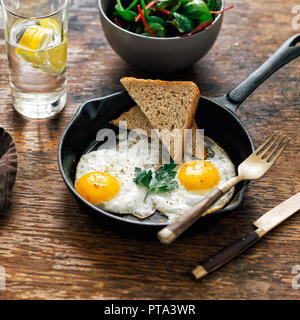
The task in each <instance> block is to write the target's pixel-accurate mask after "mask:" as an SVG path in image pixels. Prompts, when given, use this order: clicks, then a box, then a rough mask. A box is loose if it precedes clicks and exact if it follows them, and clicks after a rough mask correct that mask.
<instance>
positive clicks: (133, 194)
mask: <svg viewBox="0 0 300 320" xmlns="http://www.w3.org/2000/svg"><path fill="white" fill-rule="evenodd" d="M145 148H148V145H144V144H141V145H139V146H138V145H137V144H133V145H131V146H129V147H128V155H127V152H125V151H124V152H121V151H119V150H115V149H103V150H97V151H92V152H90V153H87V154H85V155H83V156H82V157H81V159H80V161H79V163H78V165H77V171H76V177H75V188H76V191H77V192H78V193H79V194H80V195H81V196H82V197H83V198H84V199H85V200H87V201H89V202H90V203H92V204H94V205H95V206H98V207H101V208H103V209H105V210H107V211H110V212H115V213H119V214H132V215H134V216H136V217H137V218H140V219H144V218H147V217H148V216H151V215H152V214H153V213H154V212H155V208H154V206H153V205H152V203H151V201H150V200H149V199H147V201H145V202H144V198H145V195H146V192H147V190H146V188H144V187H142V186H138V185H136V184H135V183H134V181H133V180H134V178H135V175H134V170H135V168H136V167H139V168H141V169H143V170H149V168H150V167H152V162H153V161H152V160H151V158H149V157H148V156H147V152H148V149H147V150H146V149H145Z"/></svg>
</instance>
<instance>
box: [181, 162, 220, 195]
mask: <svg viewBox="0 0 300 320" xmlns="http://www.w3.org/2000/svg"><path fill="white" fill-rule="evenodd" d="M178 179H179V181H180V182H181V184H182V185H183V186H184V187H185V188H186V189H187V190H207V189H211V188H213V187H215V186H216V185H217V184H218V183H219V181H220V176H219V172H218V170H217V168H216V167H215V166H214V165H213V164H211V163H210V162H207V161H203V160H195V161H191V162H188V163H186V164H184V165H183V166H182V167H181V169H180V171H179V173H178Z"/></svg>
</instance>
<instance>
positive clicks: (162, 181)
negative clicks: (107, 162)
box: [133, 161, 178, 201]
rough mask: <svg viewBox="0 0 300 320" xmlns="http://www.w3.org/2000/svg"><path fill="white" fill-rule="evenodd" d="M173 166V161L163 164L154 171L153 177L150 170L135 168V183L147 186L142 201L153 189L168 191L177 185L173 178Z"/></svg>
mask: <svg viewBox="0 0 300 320" xmlns="http://www.w3.org/2000/svg"><path fill="white" fill-rule="evenodd" d="M175 167H176V164H175V163H174V161H172V162H170V163H168V164H165V165H163V166H161V167H159V168H158V169H157V170H156V171H154V177H153V172H152V170H148V171H145V170H142V169H141V168H135V170H134V172H135V178H134V180H133V181H134V182H135V183H136V184H137V185H140V186H144V187H146V188H147V193H146V195H145V198H144V201H146V199H147V197H148V196H149V194H150V193H153V192H155V191H159V192H170V191H172V190H174V189H176V188H177V187H178V183H177V181H176V180H174V178H175V176H176V171H174V169H175Z"/></svg>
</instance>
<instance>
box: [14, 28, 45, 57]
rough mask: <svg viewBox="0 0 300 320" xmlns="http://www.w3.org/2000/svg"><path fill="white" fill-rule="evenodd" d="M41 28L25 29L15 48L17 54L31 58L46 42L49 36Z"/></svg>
mask: <svg viewBox="0 0 300 320" xmlns="http://www.w3.org/2000/svg"><path fill="white" fill-rule="evenodd" d="M46 31H47V30H45V29H44V28H43V27H41V26H38V25H36V26H31V27H29V28H27V29H26V31H25V32H24V34H23V36H22V37H21V39H20V41H19V45H18V47H17V48H16V53H17V54H22V55H25V56H33V55H35V54H36V51H37V50H39V49H41V48H42V47H43V46H44V44H45V42H46V41H47V40H48V38H49V35H48V33H47V32H46Z"/></svg>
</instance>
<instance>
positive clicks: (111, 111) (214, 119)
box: [58, 34, 300, 230]
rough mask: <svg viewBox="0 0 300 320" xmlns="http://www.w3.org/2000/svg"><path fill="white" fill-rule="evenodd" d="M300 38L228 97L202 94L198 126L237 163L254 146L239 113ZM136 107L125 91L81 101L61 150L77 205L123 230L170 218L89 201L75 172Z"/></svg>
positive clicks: (237, 197)
mask: <svg viewBox="0 0 300 320" xmlns="http://www.w3.org/2000/svg"><path fill="white" fill-rule="evenodd" d="M299 40H300V34H298V35H295V36H293V37H291V38H290V39H289V40H287V41H286V42H285V43H284V44H283V45H282V46H281V47H280V48H279V49H278V50H277V52H276V53H275V54H274V55H273V56H271V57H270V58H269V59H268V60H267V61H266V62H265V63H264V64H263V65H262V66H260V67H259V68H258V69H257V70H256V71H255V72H253V73H252V74H251V75H250V76H249V77H248V78H246V79H245V80H244V81H243V82H242V83H241V84H239V85H238V86H237V87H236V88H234V89H233V90H232V91H230V92H229V93H228V94H227V95H225V96H221V97H218V98H206V97H201V98H200V101H199V106H201V107H200V108H198V111H197V113H196V116H195V119H196V121H197V124H198V127H199V128H201V129H204V130H205V135H207V136H208V137H210V138H212V139H213V140H215V141H216V142H217V143H218V144H219V145H220V146H222V147H223V148H224V149H225V150H226V152H227V153H228V155H229V156H230V158H231V160H232V161H233V163H234V164H235V166H236V167H237V166H238V165H239V164H240V163H241V162H242V161H243V160H244V159H245V158H246V157H247V156H248V155H249V154H250V153H252V152H253V150H254V147H253V143H252V140H251V137H250V135H249V134H248V132H247V130H246V129H245V127H244V125H243V123H242V122H241V121H240V120H239V119H238V118H237V116H236V115H235V112H236V110H237V109H238V107H239V106H240V104H241V103H242V102H243V101H244V100H245V99H246V98H247V97H248V96H249V95H250V94H251V93H252V92H253V91H254V90H255V89H256V88H257V87H258V86H259V85H260V84H262V83H263V82H264V81H265V80H266V79H267V78H269V77H270V76H271V75H272V74H273V73H274V72H275V71H276V70H278V69H279V68H281V67H282V66H283V65H285V64H286V63H288V62H289V61H291V60H293V59H295V58H296V57H298V56H299V55H300V46H297V43H298V42H299ZM133 105H134V102H133V100H132V99H131V98H130V97H129V95H128V94H127V92H118V93H114V94H112V95H109V96H106V97H102V98H98V99H93V100H90V101H87V102H86V103H84V104H83V105H81V107H80V108H79V109H78V111H77V113H76V115H75V117H74V118H73V120H72V121H71V122H70V123H69V124H68V126H67V127H66V129H65V130H64V132H63V134H62V137H61V140H60V143H59V149H58V163H59V169H60V172H61V175H62V177H63V179H64V181H65V183H66V185H67V186H68V188H69V189H70V190H71V192H72V193H73V194H74V195H75V197H76V198H77V200H78V201H79V203H80V204H82V205H83V206H84V207H85V208H87V209H88V211H89V212H90V213H91V214H92V215H93V216H94V217H96V218H97V219H100V220H101V221H107V222H109V224H111V222H114V223H116V225H118V227H120V228H121V229H122V228H128V227H130V229H132V228H134V229H139V230H141V229H143V230H145V228H146V229H148V230H149V229H153V228H154V229H157V228H161V227H163V226H165V225H167V224H168V222H167V219H166V218H165V217H164V216H162V215H160V214H159V213H158V212H157V213H155V214H154V215H153V216H152V217H150V218H147V219H145V220H138V219H137V218H134V217H132V216H129V215H118V214H114V213H110V212H107V211H104V210H102V209H100V208H97V207H95V206H93V205H91V204H90V203H88V202H87V201H86V200H84V199H83V198H82V197H80V196H79V195H78V194H77V192H76V191H75V189H74V176H75V170H76V166H77V163H78V161H79V159H80V157H81V156H82V155H83V154H84V153H86V152H89V151H92V150H95V149H96V148H97V147H98V146H99V142H97V141H96V135H97V132H98V131H99V130H100V129H102V128H112V129H114V130H117V129H116V128H114V127H112V126H110V125H109V121H110V120H112V119H115V118H117V117H118V116H119V115H120V114H122V113H123V112H124V111H127V110H128V109H129V108H130V107H132V106H133ZM247 184H248V182H247V181H246V182H242V183H240V184H239V185H238V186H237V187H236V191H235V194H234V197H233V200H232V201H231V202H230V203H229V204H228V205H227V206H226V207H225V208H223V209H221V210H218V211H215V212H214V213H217V212H218V213H221V212H227V211H230V210H233V209H235V208H237V207H238V206H239V205H240V203H241V201H242V197H243V194H244V192H245V189H246V186H247ZM214 213H212V214H214ZM212 214H210V215H212ZM120 224H121V226H120Z"/></svg>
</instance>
